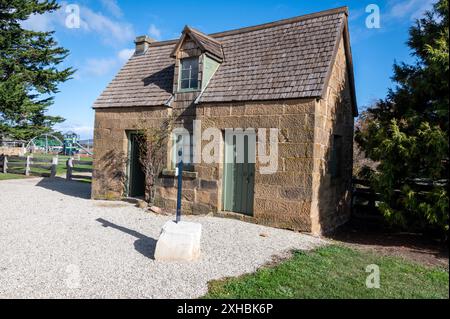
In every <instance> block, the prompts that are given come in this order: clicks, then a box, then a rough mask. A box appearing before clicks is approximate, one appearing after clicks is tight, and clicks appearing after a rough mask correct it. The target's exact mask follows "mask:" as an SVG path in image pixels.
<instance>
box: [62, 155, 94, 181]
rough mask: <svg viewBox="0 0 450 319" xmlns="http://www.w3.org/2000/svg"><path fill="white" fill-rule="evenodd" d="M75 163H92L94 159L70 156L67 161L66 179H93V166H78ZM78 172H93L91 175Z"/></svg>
mask: <svg viewBox="0 0 450 319" xmlns="http://www.w3.org/2000/svg"><path fill="white" fill-rule="evenodd" d="M75 165H86V166H89V165H92V161H76V160H74V159H73V158H69V159H68V160H67V162H66V167H67V175H66V179H67V180H68V181H71V180H80V179H81V180H83V179H84V180H92V168H86V167H77V166H75ZM76 173H91V174H90V175H79V174H76Z"/></svg>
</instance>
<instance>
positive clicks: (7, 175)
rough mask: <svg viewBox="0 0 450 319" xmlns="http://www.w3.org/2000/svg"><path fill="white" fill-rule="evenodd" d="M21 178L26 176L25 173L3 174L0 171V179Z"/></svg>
mask: <svg viewBox="0 0 450 319" xmlns="http://www.w3.org/2000/svg"><path fill="white" fill-rule="evenodd" d="M23 178H26V176H25V175H18V174H9V173H8V174H3V173H0V181H6V180H9V179H23Z"/></svg>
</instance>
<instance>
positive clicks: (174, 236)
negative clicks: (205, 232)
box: [155, 221, 202, 262]
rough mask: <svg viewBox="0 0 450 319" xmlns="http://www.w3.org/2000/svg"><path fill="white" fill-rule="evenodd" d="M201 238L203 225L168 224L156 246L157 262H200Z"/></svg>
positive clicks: (172, 222)
mask: <svg viewBox="0 0 450 319" xmlns="http://www.w3.org/2000/svg"><path fill="white" fill-rule="evenodd" d="M201 236H202V225H201V224H198V223H189V222H179V223H178V224H177V223H175V222H174V221H169V222H167V223H166V224H164V226H163V228H162V230H161V235H160V236H159V239H158V242H157V244H156V250H155V260H157V261H166V262H170V261H196V260H198V259H199V258H200V240H201Z"/></svg>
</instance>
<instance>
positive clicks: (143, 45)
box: [134, 35, 156, 55]
mask: <svg viewBox="0 0 450 319" xmlns="http://www.w3.org/2000/svg"><path fill="white" fill-rule="evenodd" d="M153 42H156V41H155V40H153V39H152V38H150V37H148V36H146V35H141V36H139V37H137V38H136V40H135V41H134V43H136V51H135V53H134V54H136V55H141V54H145V52H147V50H148V47H149V46H150V44H151V43H153Z"/></svg>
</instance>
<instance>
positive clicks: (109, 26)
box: [80, 7, 135, 43]
mask: <svg viewBox="0 0 450 319" xmlns="http://www.w3.org/2000/svg"><path fill="white" fill-rule="evenodd" d="M80 14H81V26H82V28H83V29H85V30H87V31H93V32H96V33H98V34H99V35H101V36H102V37H103V39H104V41H105V42H107V43H116V42H129V41H131V40H133V39H134V37H135V33H134V30H133V26H132V25H131V24H129V23H126V22H121V21H117V20H112V19H110V18H108V17H105V16H104V15H102V14H101V13H96V12H94V11H92V10H91V9H89V8H87V7H82V8H81V11H80Z"/></svg>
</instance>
